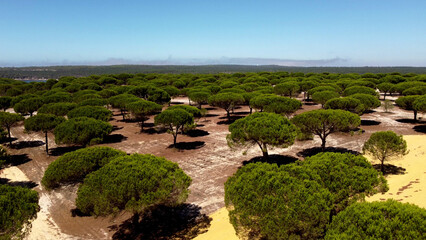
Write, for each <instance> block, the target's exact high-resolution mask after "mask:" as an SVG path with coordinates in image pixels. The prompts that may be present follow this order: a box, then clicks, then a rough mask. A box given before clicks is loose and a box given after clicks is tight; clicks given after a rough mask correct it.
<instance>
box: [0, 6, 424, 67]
mask: <svg viewBox="0 0 426 240" xmlns="http://www.w3.org/2000/svg"><path fill="white" fill-rule="evenodd" d="M425 9H426V1H424V0H422V1H410V0H406V1H389V0H387V1H382V0H374V1H371V0H368V1H367V0H365V1H364V0H357V1H355V0H353V1H351V0H338V1H337V0H336V1H326V0H312V1H303V0H294V1H283V0H281V1H268V0H263V1H260V0H259V1H251V0H245V1H239V0H228V1H222V0H216V1H204V0H193V1H185V0H182V1H176V0H174V1H173V0H168V1H166V0H157V1H108V0H102V1H96V0H84V1H83V0H72V1H71V0H70V1H65V0H63V1H62V0H54V1H48V0H44V1H41V0H0V34H1V35H0V66H28V65H70V64H97V65H101V64H120V63H131V64H139V63H145V64H204V63H241V64H247V63H250V64H270V63H276V64H281V65H306V66H308V65H309V66H321V65H327V66H367V65H368V66H426V14H425Z"/></svg>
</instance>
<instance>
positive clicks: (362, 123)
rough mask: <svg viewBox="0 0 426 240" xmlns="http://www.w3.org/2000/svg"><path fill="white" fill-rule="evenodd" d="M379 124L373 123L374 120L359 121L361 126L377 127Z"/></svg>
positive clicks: (377, 122)
mask: <svg viewBox="0 0 426 240" xmlns="http://www.w3.org/2000/svg"><path fill="white" fill-rule="evenodd" d="M380 123H381V122H379V121H374V120H361V126H376V125H379V124H380Z"/></svg>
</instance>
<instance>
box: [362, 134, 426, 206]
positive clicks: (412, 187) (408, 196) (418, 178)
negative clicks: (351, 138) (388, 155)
mask: <svg viewBox="0 0 426 240" xmlns="http://www.w3.org/2000/svg"><path fill="white" fill-rule="evenodd" d="M404 139H405V140H406V141H407V146H408V149H409V151H410V152H409V153H408V154H407V155H405V156H404V157H402V158H398V159H392V160H391V161H388V162H387V163H388V164H392V165H395V166H398V167H402V168H405V169H406V172H405V174H403V175H388V176H386V180H387V181H388V185H389V191H387V192H386V193H384V194H380V193H379V194H376V195H373V196H371V197H368V198H366V201H368V202H372V201H385V200H387V199H395V200H397V201H400V202H404V203H413V204H416V205H418V206H420V207H423V208H426V201H425V199H426V137H425V135H406V136H404ZM367 158H368V156H367ZM369 159H370V160H371V158H369ZM373 163H377V162H373ZM385 163H386V162H385Z"/></svg>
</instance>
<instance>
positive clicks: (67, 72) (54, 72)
mask: <svg viewBox="0 0 426 240" xmlns="http://www.w3.org/2000/svg"><path fill="white" fill-rule="evenodd" d="M282 71H284V72H303V73H323V72H329V73H359V74H363V73H391V72H399V73H402V74H404V73H417V74H426V67H285V66H277V65H261V66H252V65H201V66H187V65H112V66H52V67H7V68H0V77H4V78H14V79H48V78H59V77H62V76H75V77H85V76H90V75H93V74H95V75H101V74H119V73H200V74H208V73H235V72H282Z"/></svg>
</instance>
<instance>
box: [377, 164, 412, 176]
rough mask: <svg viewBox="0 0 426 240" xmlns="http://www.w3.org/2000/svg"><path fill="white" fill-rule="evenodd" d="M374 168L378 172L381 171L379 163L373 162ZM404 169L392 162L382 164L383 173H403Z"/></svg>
mask: <svg viewBox="0 0 426 240" xmlns="http://www.w3.org/2000/svg"><path fill="white" fill-rule="evenodd" d="M373 167H374V169H376V170H377V171H378V172H380V171H381V168H380V164H373ZM405 171H406V169H405V168H402V167H398V166H395V165H392V164H384V165H383V175H385V176H387V175H403V174H405Z"/></svg>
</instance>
